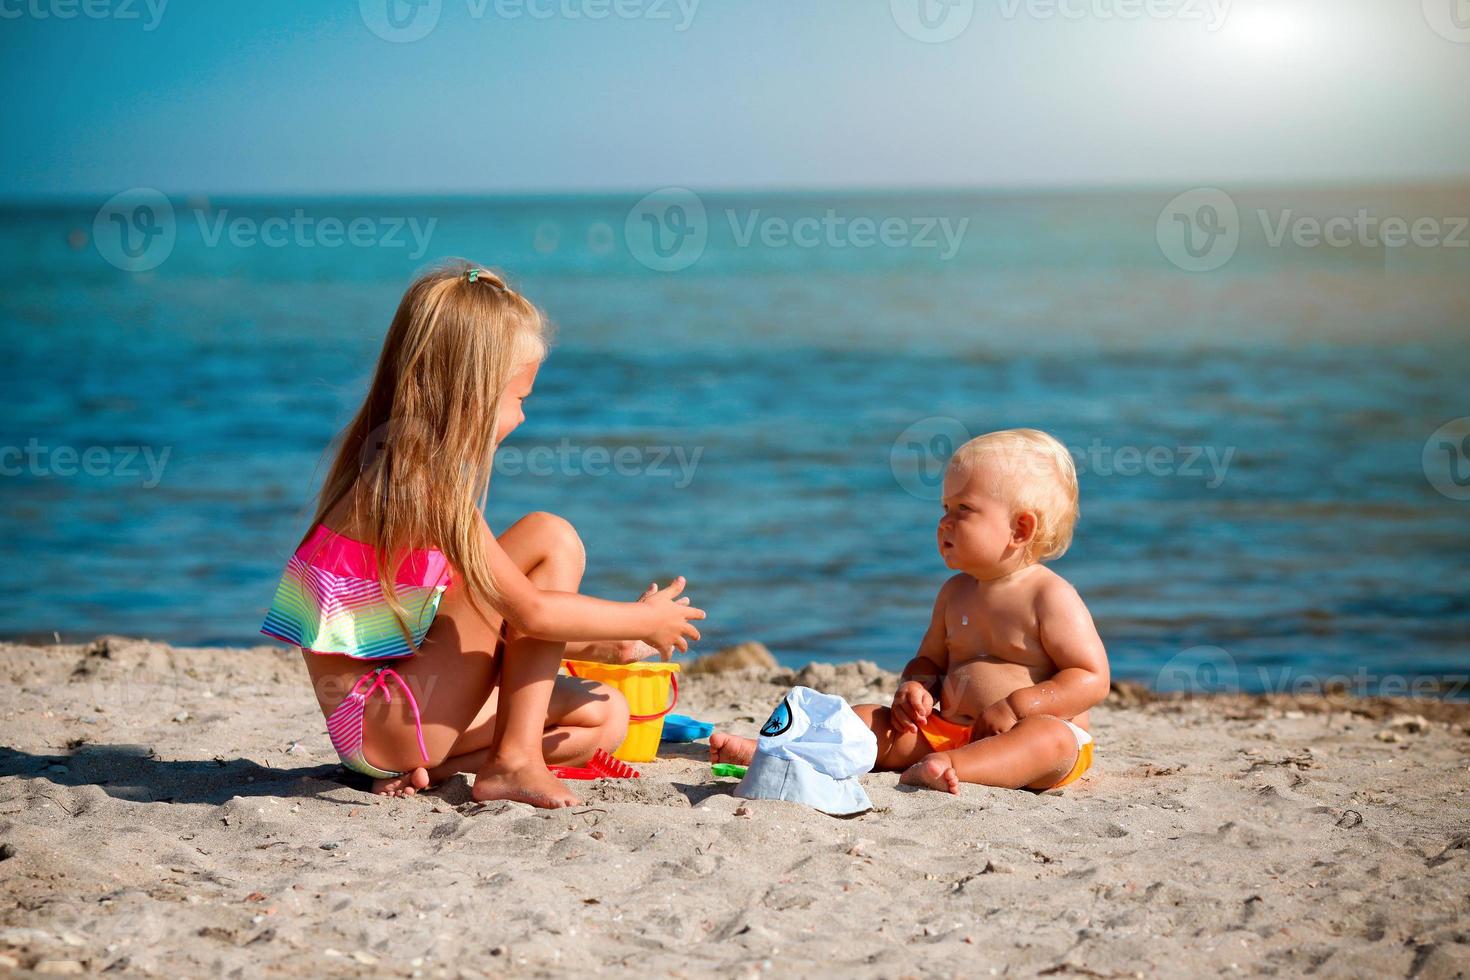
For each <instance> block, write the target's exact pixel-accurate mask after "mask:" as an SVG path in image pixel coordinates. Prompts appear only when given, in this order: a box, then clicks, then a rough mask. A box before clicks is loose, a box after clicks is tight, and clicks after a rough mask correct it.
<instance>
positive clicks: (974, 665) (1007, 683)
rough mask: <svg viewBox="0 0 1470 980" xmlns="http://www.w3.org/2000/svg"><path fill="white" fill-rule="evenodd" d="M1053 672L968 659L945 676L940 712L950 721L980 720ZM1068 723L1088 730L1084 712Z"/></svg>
mask: <svg viewBox="0 0 1470 980" xmlns="http://www.w3.org/2000/svg"><path fill="white" fill-rule="evenodd" d="M1055 673H1056V671H1055V670H1052V669H1050V668H1043V667H1029V666H1027V665H1026V664H1017V663H1011V662H1010V661H1007V660H993V659H989V658H986V659H977V660H970V661H967V662H965V663H963V664H960V665H959V666H957V667H954V668H952V669H951V670H950V672H949V673H948V674H946V675H945V677H944V686H943V688H942V691H941V695H940V699H939V704H940V710H941V711H942V712H943V714H944V717H946V718H948V719H950V720H951V721H956V722H959V723H960V724H967V723H969V722H972V721H974V720H975V719H976V718H978V717H980V713H981V712H982V711H984V710H985V709H986V708H988V707H990V706H991V705H992V704H995V702H997V701H1000V700H1003V699H1005V698H1007V697H1009V696H1010V695H1012V694H1014V693H1015V692H1016V691H1019V690H1021V689H1022V688H1024V687H1030V686H1031V685H1033V684H1039V683H1041V682H1042V681H1044V680H1047V679H1048V678H1050V677H1052V676H1053V675H1054V674H1055ZM1070 720H1071V721H1073V722H1075V723H1076V724H1077V725H1078V726H1080V727H1082V728H1086V727H1087V713H1086V712H1083V713H1082V714H1080V715H1078V716H1077V717H1076V718H1073V719H1070Z"/></svg>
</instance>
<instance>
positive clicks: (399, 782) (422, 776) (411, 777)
mask: <svg viewBox="0 0 1470 980" xmlns="http://www.w3.org/2000/svg"><path fill="white" fill-rule="evenodd" d="M428 788H429V771H428V770H427V769H425V768H423V767H422V766H420V767H419V768H418V769H415V770H414V771H413V772H406V773H404V774H403V775H402V776H394V777H393V778H392V779H374V780H373V792H374V793H377V794H378V795H380V796H399V797H402V796H413V795H414V794H415V793H417V792H418V791H419V790H421V789H428Z"/></svg>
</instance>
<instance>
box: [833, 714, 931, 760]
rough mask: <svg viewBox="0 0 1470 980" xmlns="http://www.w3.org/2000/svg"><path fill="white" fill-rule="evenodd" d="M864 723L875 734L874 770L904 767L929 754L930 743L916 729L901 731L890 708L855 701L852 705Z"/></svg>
mask: <svg viewBox="0 0 1470 980" xmlns="http://www.w3.org/2000/svg"><path fill="white" fill-rule="evenodd" d="M852 710H853V711H855V712H856V713H857V716H858V717H859V718H861V719H862V720H863V724H865V725H867V726H868V727H869V728H871V729H872V730H873V734H874V735H876V736H878V761H877V762H876V763H874V764H873V769H874V771H875V772H897V771H898V770H900V769H907V768H908V767H909V766H911V765H913V764H914V763H915V762H918V761H919V760H920V759H922V758H924V756H926V755H928V754H929V751H930V750H929V743H928V742H926V741H924V736H922V735H920V734H919V733H918V732H908V731H900V730H899V729H898V728H897V727H896V726H895V725H894V723H893V711H892V710H891V709H889V708H885V707H883V706H882V705H881V704H855V705H853V708H852Z"/></svg>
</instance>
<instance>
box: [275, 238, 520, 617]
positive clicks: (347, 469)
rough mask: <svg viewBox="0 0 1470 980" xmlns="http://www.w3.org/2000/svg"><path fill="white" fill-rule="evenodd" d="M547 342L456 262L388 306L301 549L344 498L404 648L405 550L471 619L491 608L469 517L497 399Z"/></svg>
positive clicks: (502, 295) (506, 294)
mask: <svg viewBox="0 0 1470 980" xmlns="http://www.w3.org/2000/svg"><path fill="white" fill-rule="evenodd" d="M547 343H548V329H547V325H546V321H545V318H544V317H543V316H542V315H541V312H540V311H539V310H538V309H536V307H535V306H533V305H532V304H531V303H530V302H528V301H527V300H526V299H525V298H524V297H523V296H521V295H520V294H519V293H517V292H516V291H515V290H513V289H511V288H510V287H509V286H508V285H506V283H505V280H504V279H502V278H501V277H500V276H498V275H496V274H495V273H493V272H491V271H489V270H488V269H484V268H482V267H480V266H477V265H473V264H471V263H469V262H466V261H464V260H462V259H451V260H448V261H446V262H443V263H441V264H439V265H437V266H435V267H434V268H432V269H430V270H429V271H428V272H425V273H424V274H422V275H420V276H419V277H418V278H417V279H415V280H414V282H413V284H412V285H410V286H409V287H408V290H407V291H406V292H405V293H404V294H403V299H402V301H401V302H400V303H399V304H398V312H397V313H395V314H394V316H393V322H392V324H390V325H389V327H388V336H387V337H386V338H385V339H384V341H383V350H382V353H381V354H380V355H379V357H378V366H377V369H376V370H375V371H374V373H373V381H372V385H371V386H370V387H369V388H368V393H367V398H366V399H365V400H364V401H363V403H362V408H360V409H358V411H357V415H356V416H355V417H354V418H353V419H352V422H351V423H350V424H348V426H347V428H346V429H344V430H343V432H342V433H341V435H340V436H339V437H338V443H339V445H338V449H337V455H336V458H335V460H334V461H333V463H332V466H331V469H330V470H328V472H327V477H326V480H325V481H324V482H323V484H322V489H321V493H320V495H319V497H318V502H317V509H316V515H315V517H314V518H313V519H312V522H311V527H309V528H308V529H307V533H306V537H305V538H303V539H302V540H303V541H305V540H306V539H307V538H309V537H310V536H311V534H312V533H313V532H314V531H315V530H316V528H317V527H318V526H319V525H320V524H321V523H322V522H323V520H325V518H326V517H327V515H328V514H329V513H331V511H332V509H333V508H335V507H336V506H337V505H338V504H339V503H341V502H342V500H343V499H345V498H346V497H348V495H349V494H350V495H352V498H353V499H352V508H353V511H352V513H353V518H352V519H353V524H354V526H355V527H357V528H359V529H361V530H360V533H359V537H361V538H362V539H363V540H364V542H365V543H366V544H370V545H372V547H373V548H374V549H375V550H376V555H377V574H378V582H379V584H380V585H381V586H382V589H383V595H384V597H385V598H386V599H387V601H388V603H389V605H390V607H391V608H392V609H393V612H394V614H395V615H396V616H397V617H398V620H399V625H400V626H402V627H403V631H404V636H405V638H407V639H408V640H409V643H410V645H412V636H411V635H410V631H409V629H408V626H407V621H408V619H409V617H408V614H407V612H406V610H405V609H404V607H403V604H402V603H401V602H400V600H399V598H398V594H397V589H396V587H395V581H394V579H395V575H396V572H397V570H398V565H399V563H400V562H401V561H402V560H403V559H404V558H405V557H406V556H407V554H408V552H409V550H411V549H419V548H434V549H437V550H438V551H440V552H442V553H443V555H444V556H445V558H446V559H448V562H449V566H450V567H451V568H452V569H453V570H454V572H455V573H456V574H458V575H460V576H461V577H462V578H463V579H464V584H465V586H466V587H467V590H468V596H469V599H470V601H471V603H473V604H474V605H475V606H476V608H479V609H480V611H481V612H482V613H483V612H485V609H484V607H483V606H481V605H480V602H481V601H483V602H485V603H488V604H493V603H494V602H495V601H496V598H497V594H498V593H497V590H496V587H495V582H494V580H493V578H492V576H491V574H490V568H489V564H488V562H487V560H486V558H485V551H484V539H483V535H484V533H485V532H484V525H483V518H482V517H481V511H482V510H483V508H484V505H485V500H486V497H487V496H488V494H489V491H490V475H491V471H492V469H493V464H494V453H495V435H496V433H497V432H498V431H499V426H500V400H501V396H502V395H503V394H504V392H505V389H506V387H507V386H508V385H509V383H510V380H511V378H512V377H513V376H514V375H515V373H516V372H517V371H518V370H519V369H521V368H523V367H525V365H527V364H528V363H532V362H539V361H541V360H543V359H544V358H545V357H546V351H547ZM415 618H416V617H415Z"/></svg>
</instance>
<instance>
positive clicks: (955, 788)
mask: <svg viewBox="0 0 1470 980" xmlns="http://www.w3.org/2000/svg"><path fill="white" fill-rule="evenodd" d="M898 781H899V782H901V783H907V784H908V785H910V786H927V787H929V788H930V789H937V790H939V792H941V793H954V794H956V795H958V794H959V791H960V775H959V773H957V772H955V771H954V764H953V763H952V762H950V761H949V756H947V755H941V754H939V753H935V754H934V755H931V756H926V757H925V758H923V759H920V760H919V761H918V762H915V763H914V764H913V765H911V766H909V767H908V769H907V770H905V771H904V774H903V775H902V776H900V777H899V779H898Z"/></svg>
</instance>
